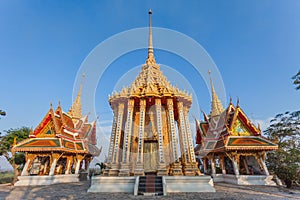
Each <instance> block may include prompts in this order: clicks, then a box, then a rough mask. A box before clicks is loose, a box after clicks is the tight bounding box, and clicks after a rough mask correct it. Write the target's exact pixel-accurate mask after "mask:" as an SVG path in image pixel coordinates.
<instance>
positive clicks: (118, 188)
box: [88, 176, 136, 194]
mask: <svg viewBox="0 0 300 200" xmlns="http://www.w3.org/2000/svg"><path fill="white" fill-rule="evenodd" d="M135 182H136V177H134V176H125V177H121V176H94V177H92V180H91V187H90V188H89V189H88V192H124V193H131V194H133V191H134V185H135Z"/></svg>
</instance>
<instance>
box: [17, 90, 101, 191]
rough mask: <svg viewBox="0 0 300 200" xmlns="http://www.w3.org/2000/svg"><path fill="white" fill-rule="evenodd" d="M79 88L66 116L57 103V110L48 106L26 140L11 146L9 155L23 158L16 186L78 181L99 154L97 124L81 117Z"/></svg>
mask: <svg viewBox="0 0 300 200" xmlns="http://www.w3.org/2000/svg"><path fill="white" fill-rule="evenodd" d="M81 88H82V87H81V86H80V90H79V93H78V95H77V97H76V99H75V101H74V102H73V105H72V107H71V108H70V110H69V112H68V113H66V112H64V111H63V110H62V108H61V105H60V103H59V105H58V107H57V109H56V110H54V109H53V108H52V104H51V106H50V109H49V111H48V112H47V114H46V115H45V116H44V118H43V120H42V121H41V122H40V124H39V125H38V126H37V127H36V128H35V129H34V130H31V132H30V135H29V138H28V139H26V140H23V141H21V142H19V143H17V144H14V147H13V148H12V151H13V152H24V153H25V158H26V164H25V165H24V168H23V171H22V173H21V176H19V181H18V182H17V183H16V185H28V184H30V185H32V184H37V185H48V184H52V183H58V182H74V181H78V174H79V171H80V170H81V169H84V170H88V167H89V164H90V162H91V160H92V159H93V157H94V156H98V155H99V154H100V151H101V150H99V149H98V148H97V147H96V121H93V122H91V123H89V122H88V116H83V115H82V107H81ZM33 175H35V176H33ZM56 175H58V176H56Z"/></svg>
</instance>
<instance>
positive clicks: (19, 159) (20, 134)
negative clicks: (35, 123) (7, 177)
mask: <svg viewBox="0 0 300 200" xmlns="http://www.w3.org/2000/svg"><path fill="white" fill-rule="evenodd" d="M4 132H6V134H4V135H3V136H2V134H1V135H0V156H4V157H5V158H6V159H7V161H8V162H9V163H10V164H11V166H12V167H13V169H14V174H15V176H14V180H13V183H15V182H16V181H17V178H18V175H19V170H20V167H21V166H22V165H24V163H25V156H24V154H23V153H13V152H11V148H12V147H13V144H14V141H16V142H20V141H22V140H24V139H26V138H28V136H29V133H30V129H29V128H27V127H22V128H18V129H10V130H8V131H4Z"/></svg>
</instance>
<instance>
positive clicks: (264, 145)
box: [196, 82, 278, 155]
mask: <svg viewBox="0 0 300 200" xmlns="http://www.w3.org/2000/svg"><path fill="white" fill-rule="evenodd" d="M211 84H212V82H211ZM222 109H223V107H222V104H221V103H220V100H219V99H218V96H217V94H216V93H215V91H214V88H213V84H212V109H211V113H210V115H209V117H207V116H206V115H205V114H204V121H199V120H196V130H197V136H196V144H198V146H197V147H196V150H197V151H198V152H199V153H200V154H204V155H205V154H207V153H209V152H225V151H232V150H265V151H270V150H276V149H277V148H278V146H277V145H276V144H274V143H272V142H271V141H269V140H268V139H266V138H264V137H263V136H262V135H261V130H260V128H259V126H258V127H256V126H255V125H254V124H253V123H252V122H251V121H250V119H249V118H248V117H247V115H246V114H245V113H244V111H243V110H242V109H241V108H240V106H239V105H238V103H237V105H236V106H234V105H233V104H232V102H231V101H230V103H229V105H228V107H227V108H226V109H225V110H224V109H223V110H222Z"/></svg>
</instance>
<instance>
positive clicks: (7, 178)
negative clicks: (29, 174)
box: [0, 171, 14, 184]
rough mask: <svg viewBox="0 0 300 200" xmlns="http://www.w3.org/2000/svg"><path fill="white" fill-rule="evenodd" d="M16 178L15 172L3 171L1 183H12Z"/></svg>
mask: <svg viewBox="0 0 300 200" xmlns="http://www.w3.org/2000/svg"><path fill="white" fill-rule="evenodd" d="M13 179H14V172H12V171H3V172H0V184H4V183H11V182H12V181H13Z"/></svg>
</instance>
